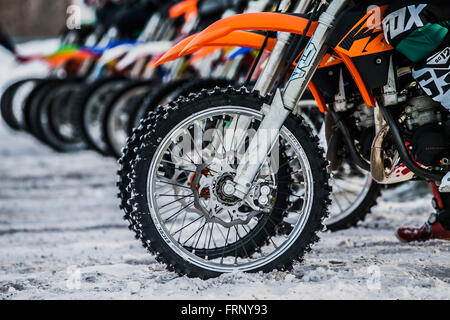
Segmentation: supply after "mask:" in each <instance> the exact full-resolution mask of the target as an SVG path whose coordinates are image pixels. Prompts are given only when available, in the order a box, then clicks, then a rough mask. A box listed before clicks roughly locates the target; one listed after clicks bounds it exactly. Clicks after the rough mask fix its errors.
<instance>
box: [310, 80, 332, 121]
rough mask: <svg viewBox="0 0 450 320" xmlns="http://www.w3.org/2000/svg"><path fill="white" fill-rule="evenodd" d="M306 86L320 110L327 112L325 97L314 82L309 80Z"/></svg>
mask: <svg viewBox="0 0 450 320" xmlns="http://www.w3.org/2000/svg"><path fill="white" fill-rule="evenodd" d="M308 87H309V90H310V91H311V94H312V95H313V97H314V100H316V103H317V105H318V107H319V110H320V112H322V113H326V112H328V108H327V104H326V103H325V98H324V97H323V95H322V93H320V91H319V88H318V87H317V86H316V84H315V83H314V82H313V81H312V80H311V81H310V82H309V84H308Z"/></svg>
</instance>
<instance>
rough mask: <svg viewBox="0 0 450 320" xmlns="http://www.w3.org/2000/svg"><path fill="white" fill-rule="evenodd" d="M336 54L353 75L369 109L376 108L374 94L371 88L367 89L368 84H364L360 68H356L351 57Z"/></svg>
mask: <svg viewBox="0 0 450 320" xmlns="http://www.w3.org/2000/svg"><path fill="white" fill-rule="evenodd" d="M335 53H336V55H337V56H338V57H339V58H340V59H341V60H342V62H344V64H345V66H346V67H347V69H348V71H350V74H351V75H352V77H353V80H355V83H356V85H357V86H358V89H359V91H360V92H361V95H362V97H363V99H364V103H365V104H366V105H367V106H368V107H369V108H373V107H375V99H374V97H373V96H372V93H371V92H370V90H369V88H367V86H366V83H365V82H364V80H363V78H362V77H361V74H360V73H359V70H358V68H356V66H355V64H354V63H353V61H352V59H350V57H349V56H347V55H345V54H343V53H341V52H339V51H335Z"/></svg>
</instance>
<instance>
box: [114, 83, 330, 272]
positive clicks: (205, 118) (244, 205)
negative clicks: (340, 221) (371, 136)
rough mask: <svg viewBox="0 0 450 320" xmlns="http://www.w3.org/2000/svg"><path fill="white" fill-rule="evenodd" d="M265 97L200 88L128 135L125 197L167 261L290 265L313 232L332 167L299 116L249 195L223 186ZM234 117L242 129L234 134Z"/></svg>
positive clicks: (225, 268) (218, 268)
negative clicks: (130, 152)
mask: <svg viewBox="0 0 450 320" xmlns="http://www.w3.org/2000/svg"><path fill="white" fill-rule="evenodd" d="M264 102H265V101H264V99H263V98H261V97H259V96H258V95H257V94H252V93H249V92H248V91H247V90H246V89H244V88H242V89H240V90H235V89H233V88H231V87H229V88H227V89H215V90H214V91H206V90H204V91H202V93H200V94H197V95H191V96H189V98H180V99H178V100H177V101H175V102H171V103H170V104H169V105H168V106H167V107H166V108H165V109H164V111H163V112H159V113H158V114H154V115H153V119H154V120H152V121H151V123H150V124H149V125H147V127H146V128H145V129H144V128H140V129H141V130H139V131H138V132H139V135H136V134H135V135H134V136H133V137H132V139H131V140H130V141H129V143H135V142H133V141H135V140H136V141H139V147H138V148H137V151H136V158H135V159H134V160H133V161H132V163H131V166H130V170H129V172H122V174H124V175H126V176H127V177H128V178H129V179H130V184H129V190H130V191H131V192H130V194H131V198H130V199H122V200H124V201H126V202H128V203H130V204H131V205H132V207H133V208H134V211H133V212H132V216H133V219H134V220H135V221H136V222H137V223H136V230H135V231H136V232H137V236H138V237H139V238H140V239H141V240H142V242H143V244H144V246H145V247H147V248H148V249H149V250H150V252H152V253H153V254H155V255H156V258H157V259H158V260H159V261H160V262H162V263H165V264H166V265H167V266H168V268H169V269H170V270H173V271H175V272H177V273H178V274H181V275H187V276H190V277H200V278H210V277H215V276H218V275H220V274H221V273H228V272H234V271H243V272H258V271H263V272H269V271H272V270H274V269H279V270H283V269H289V268H290V267H291V266H292V264H293V262H294V261H299V260H301V259H302V258H303V256H304V254H305V253H306V252H307V251H308V250H309V249H310V246H311V245H312V244H313V243H314V242H315V241H317V240H318V236H317V233H318V232H320V231H321V230H322V229H323V223H322V222H323V219H324V218H325V217H326V215H327V206H328V204H329V194H330V187H329V186H328V178H329V176H328V174H327V171H326V167H327V163H326V161H325V159H324V158H323V156H322V155H323V151H322V150H320V147H319V145H318V139H317V138H315V137H314V136H313V135H312V133H311V131H310V129H309V127H308V126H307V125H305V124H304V122H303V120H302V119H301V118H299V117H297V116H291V117H289V118H288V120H287V121H286V122H285V125H284V127H283V128H282V129H281V132H280V137H279V141H278V144H277V145H276V146H275V147H274V149H272V151H271V154H270V155H268V156H267V158H266V160H265V161H264V164H263V166H262V167H261V169H260V171H259V173H258V175H257V177H256V179H255V181H254V183H253V186H252V188H251V191H250V193H249V195H248V196H247V198H246V199H244V200H240V199H238V198H235V197H234V196H231V195H230V194H228V193H227V191H226V190H227V182H228V181H230V180H232V179H233V178H234V177H235V175H236V169H237V167H238V163H239V159H240V158H239V156H240V155H243V154H244V153H245V151H246V148H248V145H249V141H251V139H252V137H253V134H252V133H254V131H256V130H257V129H258V127H259V125H260V123H261V120H262V114H261V112H260V108H261V106H262V105H263V104H264ZM234 119H237V120H238V122H240V121H242V122H243V123H248V127H247V130H246V131H247V133H248V134H245V135H243V134H238V133H236V132H237V131H238V130H236V128H235V127H234V128H233V124H234V123H235V121H233V120H234ZM230 130H232V131H230ZM233 130H234V131H233ZM227 132H229V134H227ZM231 133H232V134H231ZM230 138H231V139H230ZM224 139H225V140H224ZM122 178H123V177H122ZM299 199H301V205H300V206H299V201H298V200H299ZM293 204H295V205H293ZM286 225H288V226H289V227H288V228H287V227H286Z"/></svg>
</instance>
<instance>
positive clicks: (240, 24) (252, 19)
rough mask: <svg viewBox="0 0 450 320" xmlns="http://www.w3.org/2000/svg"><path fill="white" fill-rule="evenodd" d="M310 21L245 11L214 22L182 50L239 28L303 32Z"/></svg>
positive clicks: (279, 14) (314, 28) (312, 28)
mask: <svg viewBox="0 0 450 320" xmlns="http://www.w3.org/2000/svg"><path fill="white" fill-rule="evenodd" d="M308 22H309V20H308V19H306V18H302V17H297V16H293V15H289V14H285V13H277V12H259V13H243V14H238V15H234V16H230V17H227V18H225V19H222V20H219V21H217V22H215V23H213V24H212V25H210V26H209V27H208V28H206V29H205V30H204V31H203V32H201V33H200V34H198V35H197V36H196V37H195V38H194V39H193V40H192V41H191V42H190V43H189V45H187V46H186V47H185V48H184V49H183V51H181V54H182V55H183V54H184V53H185V52H188V51H190V50H192V49H194V48H196V47H201V46H204V44H205V43H209V42H212V41H214V40H217V39H219V38H223V37H225V36H226V35H228V34H230V33H231V32H233V31H238V30H264V31H280V32H289V33H296V34H303V33H304V31H305V29H306V26H307V25H308ZM317 24H318V23H317V22H312V23H311V27H310V28H309V30H308V33H307V36H311V35H312V34H313V33H314V31H315V30H316V28H317Z"/></svg>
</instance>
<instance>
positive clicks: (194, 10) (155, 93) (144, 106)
mask: <svg viewBox="0 0 450 320" xmlns="http://www.w3.org/2000/svg"><path fill="white" fill-rule="evenodd" d="M266 2H267V1H266ZM243 4H244V1H236V3H221V2H217V1H201V2H198V1H192V0H187V1H182V2H180V3H177V4H176V5H174V6H172V7H170V10H168V11H169V15H170V18H171V19H173V20H174V19H180V17H181V16H183V17H184V19H183V20H184V23H183V24H182V26H180V27H179V28H178V29H179V30H178V32H177V36H176V39H175V40H174V41H175V42H178V41H180V39H182V38H184V37H186V34H187V35H189V34H191V33H192V31H193V30H199V29H200V30H201V29H203V28H204V26H205V25H208V24H209V23H210V22H211V21H216V20H218V19H219V18H220V16H221V15H222V13H223V12H228V11H231V10H236V11H237V12H239V11H241V7H243ZM202 26H203V27H202ZM160 42H164V43H167V42H169V41H167V40H165V41H153V42H147V43H145V44H143V47H144V48H147V49H146V50H132V51H131V52H129V53H128V54H127V56H126V57H125V58H124V59H122V60H121V61H120V62H119V63H118V64H117V67H118V68H122V69H123V68H124V67H126V66H127V65H130V64H131V63H129V62H133V63H134V64H135V65H136V64H138V63H139V61H143V60H144V61H148V64H147V65H146V66H145V67H144V71H143V72H141V73H139V74H136V73H135V75H134V76H132V78H133V79H135V81H132V82H131V83H130V84H129V85H128V86H126V87H124V88H123V89H122V90H119V91H117V92H115V93H114V94H113V97H112V98H111V99H110V101H109V103H108V104H107V105H106V108H105V111H104V112H103V117H101V121H100V124H101V131H102V135H101V138H102V140H103V141H104V145H105V146H107V148H108V151H109V153H110V154H112V155H114V156H116V157H117V158H120V156H121V155H122V148H123V147H124V145H125V142H126V139H127V138H128V136H129V135H130V134H131V131H132V129H133V127H134V123H135V122H138V121H139V120H140V118H141V117H142V115H143V114H146V113H147V112H148V110H149V109H152V108H153V107H154V106H155V105H156V106H157V105H159V104H160V103H161V101H167V100H169V99H170V98H171V97H173V96H178V95H179V94H180V93H181V94H183V93H184V94H186V93H190V92H192V91H197V90H200V89H202V88H205V87H206V88H213V87H215V86H225V85H228V84H232V83H233V82H232V81H231V80H230V81H228V80H226V79H224V78H225V77H224V75H225V73H222V74H217V75H212V74H211V72H210V71H211V68H208V66H210V65H211V64H212V61H209V62H207V61H205V60H211V59H217V56H218V55H217V54H215V53H214V52H211V53H210V52H206V53H205V52H202V53H201V55H200V56H196V57H195V59H194V58H193V59H184V60H180V61H176V62H175V63H173V64H171V65H168V66H164V67H160V68H158V70H155V69H154V68H153V64H152V60H153V58H155V56H160V55H161V54H162V53H164V52H165V51H166V50H167V49H169V48H170V47H167V48H164V49H163V50H161V51H159V52H158V51H157V50H149V49H150V48H151V47H155V45H156V44H158V43H160ZM169 45H170V46H171V45H172V41H170V42H169ZM160 47H161V46H160ZM134 51H136V52H137V51H139V52H140V53H139V54H133V52H134ZM209 55H211V56H213V57H212V58H211V59H209V57H208V56H209ZM219 57H220V55H219ZM149 60H150V61H149ZM199 60H203V61H204V63H203V66H201V67H200V68H198V67H197V66H195V65H194V64H196V63H198V64H200V62H199ZM235 60H238V59H235ZM127 61H129V62H127ZM229 64H234V65H237V66H238V65H239V61H237V63H236V61H234V62H230V63H229ZM216 68H217V67H216ZM201 69H203V70H205V69H208V71H207V72H206V73H205V72H203V73H202V72H201ZM238 71H239V67H234V68H233V70H231V72H230V71H228V73H237V72H238ZM133 73H134V72H133ZM202 74H203V75H205V74H207V75H209V76H207V78H208V79H198V77H199V76H202ZM146 79H152V80H153V82H155V81H154V79H158V80H159V79H160V81H156V85H155V84H154V83H153V86H148V85H147V84H146V82H147V80H146ZM152 80H150V81H152ZM161 82H162V83H161ZM196 88H197V90H195V89H196Z"/></svg>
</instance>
